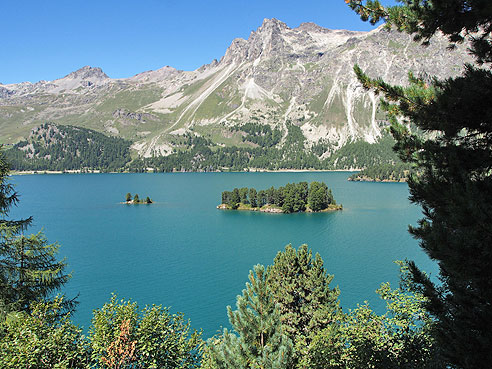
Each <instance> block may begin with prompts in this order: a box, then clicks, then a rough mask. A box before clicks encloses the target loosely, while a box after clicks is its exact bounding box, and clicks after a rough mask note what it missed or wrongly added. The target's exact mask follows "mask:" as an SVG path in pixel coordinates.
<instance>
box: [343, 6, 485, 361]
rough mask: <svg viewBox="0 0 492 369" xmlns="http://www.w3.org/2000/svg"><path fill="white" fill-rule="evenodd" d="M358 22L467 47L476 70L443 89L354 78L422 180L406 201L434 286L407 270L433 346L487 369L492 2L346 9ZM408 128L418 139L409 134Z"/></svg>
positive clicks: (433, 82)
mask: <svg viewBox="0 0 492 369" xmlns="http://www.w3.org/2000/svg"><path fill="white" fill-rule="evenodd" d="M346 2H347V3H348V4H349V6H350V7H351V8H352V9H354V10H355V11H356V12H357V13H359V14H360V16H361V18H362V19H363V20H369V21H370V22H371V23H373V24H375V23H377V22H378V21H380V20H385V21H386V25H387V27H391V26H394V27H396V28H397V29H398V30H400V31H405V32H408V33H410V34H413V35H414V39H415V40H416V41H422V42H423V43H424V44H426V43H428V42H429V40H430V38H431V37H432V36H433V35H434V34H435V33H436V32H438V31H440V32H442V33H443V34H445V35H446V36H448V38H449V41H450V46H451V47H452V46H453V45H454V44H455V43H457V42H464V41H466V42H469V46H470V47H469V50H470V52H471V54H472V55H473V56H474V57H475V58H476V60H477V62H478V64H479V65H481V67H478V66H471V65H468V66H466V68H465V70H464V72H463V74H462V75H461V76H459V77H456V78H449V79H447V80H444V81H440V80H437V79H435V78H434V79H430V78H420V77H415V76H413V75H412V74H410V75H409V76H410V78H409V79H410V85H409V86H408V87H401V86H392V85H389V84H388V83H385V82H384V81H383V80H381V79H376V80H375V79H371V78H369V77H368V76H367V75H365V74H364V73H363V71H362V70H361V69H360V68H359V67H357V66H356V67H355V71H356V73H357V75H358V77H359V80H360V81H361V82H362V83H363V85H364V87H366V88H368V89H372V90H373V91H375V92H378V93H381V94H382V95H383V96H384V98H385V99H384V101H383V102H382V107H383V108H384V109H385V110H386V111H387V112H388V113H389V117H390V119H391V121H392V127H391V130H392V133H393V136H394V137H395V139H396V140H397V144H396V146H395V149H396V151H397V152H398V154H399V156H400V157H401V158H402V159H403V160H404V161H407V162H410V163H413V164H414V166H415V167H416V168H417V170H418V172H419V173H420V174H419V175H418V176H412V177H411V178H410V180H409V187H410V193H411V197H410V199H411V201H412V202H414V203H416V204H419V205H421V206H422V208H423V213H424V218H423V219H421V220H420V221H419V224H418V226H417V227H410V232H411V234H412V235H413V236H414V237H415V238H417V239H418V240H419V241H420V245H421V247H422V248H423V249H424V251H425V252H426V253H427V254H428V255H429V256H430V257H431V258H432V259H433V260H436V261H437V263H438V265H439V279H440V283H437V284H435V283H433V281H431V280H430V279H429V278H428V277H427V276H426V275H424V274H423V273H422V272H421V271H420V270H419V269H418V267H417V266H416V265H415V264H414V263H410V264H409V267H410V270H411V272H412V276H413V277H412V278H413V281H414V283H415V286H414V287H415V288H418V289H419V290H420V291H422V292H423V293H424V295H425V296H426V297H427V299H428V304H427V309H428V310H429V312H431V313H432V314H433V315H434V317H435V319H436V320H437V339H438V343H439V345H440V347H441V350H442V351H443V355H444V357H445V359H446V360H447V362H448V365H449V366H450V367H457V368H490V365H491V363H492V350H491V347H492V329H491V327H492V231H491V226H490V225H491V224H492V72H491V70H490V68H491V65H492V37H491V32H492V2H491V1H490V0H434V1H427V0H417V1H414V0H412V1H410V0H401V1H400V2H401V3H402V5H401V6H393V7H384V6H382V5H381V4H380V3H379V2H378V1H360V0H359V1H355V0H346ZM402 121H403V122H404V123H409V122H411V123H413V124H415V125H416V126H417V128H418V129H420V130H421V131H422V132H423V133H424V134H423V135H416V134H415V133H412V132H410V130H409V129H408V128H407V127H408V126H407V125H404V124H399V123H398V122H402Z"/></svg>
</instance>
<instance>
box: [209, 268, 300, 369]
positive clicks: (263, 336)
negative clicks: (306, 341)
mask: <svg viewBox="0 0 492 369" xmlns="http://www.w3.org/2000/svg"><path fill="white" fill-rule="evenodd" d="M267 278H268V277H267V272H265V268H264V267H263V266H262V265H256V266H255V267H254V273H253V271H251V272H250V274H249V281H250V282H249V283H246V289H244V290H243V294H242V296H238V297H237V302H236V306H237V310H235V311H233V310H232V309H231V307H230V306H228V307H227V313H228V315H229V321H230V323H231V325H232V327H233V329H234V331H235V332H236V333H237V335H236V334H234V333H230V332H229V331H228V330H227V329H224V332H223V334H222V336H221V337H220V339H219V340H212V341H211V342H213V344H212V345H211V346H210V351H209V353H208V355H209V356H208V358H207V365H208V366H209V367H210V368H220V369H222V368H228V369H241V368H251V369H252V368H272V369H276V368H278V369H284V368H288V367H289V365H290V362H291V353H292V342H291V340H290V339H289V338H288V337H287V335H286V334H285V333H284V332H283V328H282V325H281V321H280V314H279V310H278V307H277V306H276V305H275V302H274V299H273V297H272V294H271V291H270V290H269V288H268V283H267Z"/></svg>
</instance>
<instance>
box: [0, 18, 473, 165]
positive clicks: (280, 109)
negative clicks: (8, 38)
mask: <svg viewBox="0 0 492 369" xmlns="http://www.w3.org/2000/svg"><path fill="white" fill-rule="evenodd" d="M447 45H448V43H447V39H445V38H444V37H443V36H440V35H437V36H435V37H434V38H433V39H432V40H431V44H430V46H428V47H426V48H423V47H421V46H419V45H417V44H415V43H414V42H413V41H412V39H411V37H410V36H408V35H405V34H400V33H397V32H388V31H385V30H383V29H382V28H381V27H379V28H377V29H375V30H372V31H369V32H360V31H348V30H330V29H327V28H323V27H320V26H318V25H316V24H314V23H309V22H307V23H302V24H301V25H299V26H298V27H297V28H289V27H288V26H287V25H286V24H285V23H283V22H281V21H280V20H277V19H265V20H264V21H263V23H262V25H261V26H260V27H258V28H257V29H256V30H254V31H252V32H251V33H250V35H249V37H248V39H241V38H236V39H234V40H233V41H232V42H231V44H230V46H229V47H228V48H227V50H226V51H225V53H224V55H223V56H222V58H220V60H213V61H211V62H210V63H209V64H205V65H203V66H201V67H200V68H198V69H196V70H194V71H182V70H178V69H175V68H173V67H170V66H164V67H162V68H160V69H157V70H151V71H145V72H142V73H139V74H136V75H134V76H132V77H129V78H118V79H112V78H109V77H108V76H107V75H106V74H105V73H104V72H103V71H102V69H101V68H98V67H89V66H85V67H83V68H80V69H78V70H76V71H74V72H72V73H70V74H68V75H66V76H65V77H62V78H59V79H56V80H54V81H39V82H36V83H34V84H33V83H30V82H22V83H20V84H15V85H2V86H0V138H1V139H2V141H4V142H8V143H15V142H17V141H19V140H21V139H23V138H26V137H27V136H28V135H29V131H30V129H31V128H33V127H34V126H36V125H39V124H42V123H44V122H46V121H51V122H55V123H59V124H69V125H75V126H81V127H85V128H89V129H95V130H98V131H100V132H104V133H106V134H110V135H116V136H121V137H123V138H125V139H131V140H132V141H133V142H134V143H133V145H132V148H133V150H134V151H135V152H136V153H137V154H138V155H139V156H143V157H151V156H153V155H170V154H171V153H172V152H175V151H176V150H180V149H181V148H180V145H179V136H180V135H183V134H188V133H191V134H193V135H197V136H202V137H205V138H207V139H209V140H211V141H212V142H214V143H215V144H217V145H219V146H226V147H228V146H238V147H247V146H248V145H249V144H248V143H244V141H242V137H243V134H242V133H241V130H240V127H241V126H242V125H244V124H245V123H248V122H255V123H258V124H260V125H268V126H270V127H271V128H272V129H278V130H280V131H281V132H282V139H281V140H280V142H279V143H278V144H277V145H278V146H279V147H281V146H282V145H284V144H285V142H286V139H287V135H288V126H289V125H295V126H298V127H299V128H300V129H301V131H302V134H303V135H304V137H305V142H304V147H305V150H306V151H309V150H311V149H312V147H313V146H315V145H318V144H324V145H326V148H327V149H326V151H324V152H323V153H322V154H321V155H320V158H326V157H328V156H330V155H332V154H333V152H335V151H336V150H338V149H339V148H341V147H342V146H343V145H345V144H347V143H349V142H354V141H357V140H362V141H366V142H369V143H374V142H377V141H378V140H379V139H380V137H381V136H382V133H383V131H384V125H385V124H386V123H385V117H384V115H383V114H382V113H381V112H379V111H378V99H377V97H376V96H374V94H373V93H371V92H367V91H364V90H363V88H362V87H361V86H360V84H359V83H358V81H357V79H356V77H355V75H354V73H353V70H352V67H353V65H354V64H359V65H360V66H361V67H362V69H363V70H365V71H366V72H367V73H368V74H369V75H370V76H372V77H383V78H384V79H385V80H387V81H388V82H390V83H395V84H404V83H406V79H407V71H408V70H413V71H414V72H415V73H416V74H419V73H424V74H428V75H437V77H438V78H445V77H449V76H452V75H456V74H458V73H460V71H461V69H462V66H463V64H464V63H468V62H472V59H471V57H470V56H469V55H468V54H467V53H466V45H460V46H458V48H457V49H456V50H454V51H450V50H447ZM142 117H146V118H145V119H143V118H142ZM238 128H239V129H238Z"/></svg>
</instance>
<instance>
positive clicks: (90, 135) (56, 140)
mask: <svg viewBox="0 0 492 369" xmlns="http://www.w3.org/2000/svg"><path fill="white" fill-rule="evenodd" d="M130 145H131V142H130V141H126V140H123V139H121V138H116V137H109V136H106V135H104V134H102V133H99V132H96V131H94V130H90V129H86V128H79V127H72V126H62V125H56V124H52V123H45V124H42V125H41V126H39V127H37V128H35V129H33V130H32V131H31V134H30V136H29V138H28V139H27V140H25V141H21V142H19V143H17V144H16V145H14V146H13V147H12V148H10V149H9V150H6V156H7V158H8V160H9V162H10V165H11V168H12V169H13V170H19V171H22V170H35V171H43V170H59V171H63V170H100V171H118V170H123V169H124V168H125V166H126V165H127V163H129V162H130V160H131V157H130Z"/></svg>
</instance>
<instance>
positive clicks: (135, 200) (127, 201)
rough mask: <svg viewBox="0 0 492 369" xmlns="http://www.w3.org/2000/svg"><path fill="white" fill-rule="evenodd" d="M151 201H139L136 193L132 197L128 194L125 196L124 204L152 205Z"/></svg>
mask: <svg viewBox="0 0 492 369" xmlns="http://www.w3.org/2000/svg"><path fill="white" fill-rule="evenodd" d="M152 203H153V201H152V199H151V198H150V197H148V196H147V197H146V198H145V200H141V199H140V197H139V196H138V193H136V194H135V196H133V197H132V194H131V193H130V192H128V193H127V194H126V196H125V204H152Z"/></svg>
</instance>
